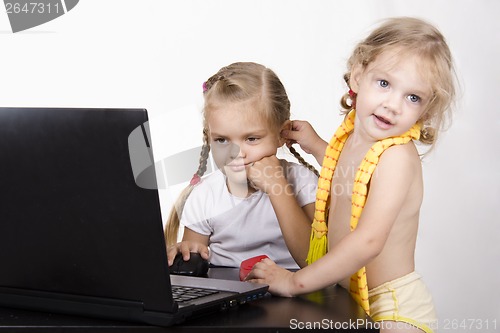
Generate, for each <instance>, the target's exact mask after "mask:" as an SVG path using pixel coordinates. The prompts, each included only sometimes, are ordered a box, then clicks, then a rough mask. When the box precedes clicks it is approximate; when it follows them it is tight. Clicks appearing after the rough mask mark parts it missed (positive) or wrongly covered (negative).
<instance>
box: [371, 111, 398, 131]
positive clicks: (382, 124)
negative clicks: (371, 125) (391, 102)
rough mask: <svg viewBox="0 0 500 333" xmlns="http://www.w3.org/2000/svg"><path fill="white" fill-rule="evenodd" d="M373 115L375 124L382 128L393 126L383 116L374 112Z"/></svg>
mask: <svg viewBox="0 0 500 333" xmlns="http://www.w3.org/2000/svg"><path fill="white" fill-rule="evenodd" d="M373 117H374V119H375V124H376V125H377V126H378V127H380V128H382V129H389V128H391V127H392V126H393V124H392V123H391V122H390V121H389V120H388V119H386V118H384V117H381V116H377V115H376V114H374V115H373Z"/></svg>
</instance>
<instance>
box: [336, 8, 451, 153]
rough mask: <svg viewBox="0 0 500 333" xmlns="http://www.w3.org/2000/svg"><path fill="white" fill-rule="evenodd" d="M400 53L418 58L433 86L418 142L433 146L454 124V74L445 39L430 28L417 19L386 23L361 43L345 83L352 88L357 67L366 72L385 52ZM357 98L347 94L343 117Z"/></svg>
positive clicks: (403, 18) (394, 20) (343, 97)
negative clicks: (441, 131)
mask: <svg viewBox="0 0 500 333" xmlns="http://www.w3.org/2000/svg"><path fill="white" fill-rule="evenodd" d="M394 49H397V50H398V51H400V52H402V53H400V56H402V57H404V56H406V55H408V54H411V55H417V56H418V57H419V58H420V63H419V65H420V66H422V67H421V68H422V69H421V74H422V75H423V77H424V79H425V80H427V82H428V83H429V84H430V85H431V91H432V96H431V99H430V101H429V103H428V104H427V107H426V110H425V111H424V113H423V115H422V117H421V119H419V121H421V122H422V127H421V130H420V139H419V141H420V142H422V143H424V144H429V145H431V148H432V146H433V145H434V144H435V142H436V140H437V135H438V131H439V130H441V129H443V127H444V124H445V123H446V120H448V121H449V120H451V114H450V113H451V105H452V103H453V101H454V99H455V78H456V75H455V71H454V66H453V61H452V56H451V52H450V49H449V47H448V45H447V43H446V40H445V38H444V37H443V35H442V34H441V33H440V32H439V30H437V29H436V28H435V27H434V26H432V25H431V24H429V23H427V22H425V21H422V20H420V19H416V18H410V17H399V18H391V19H387V20H385V21H384V22H383V24H382V25H380V26H379V27H378V28H377V29H375V30H374V31H373V32H372V33H371V34H370V35H369V36H368V37H367V38H365V39H364V40H363V41H361V42H360V43H358V44H357V45H356V47H355V48H354V51H353V53H352V55H351V57H350V58H349V60H348V62H347V72H346V73H345V74H344V80H345V82H346V83H347V85H348V86H349V87H350V83H349V80H350V77H351V70H352V68H353V67H354V66H355V65H361V66H362V67H363V68H366V67H367V66H368V64H370V63H371V62H373V61H374V60H375V59H376V58H377V57H378V56H379V55H380V54H381V53H382V52H384V51H388V50H394ZM355 98H356V97H355V96H350V95H349V93H346V94H345V95H344V96H342V99H341V101H340V105H341V106H342V108H343V113H348V112H349V111H350V110H352V109H353V108H354V105H355Z"/></svg>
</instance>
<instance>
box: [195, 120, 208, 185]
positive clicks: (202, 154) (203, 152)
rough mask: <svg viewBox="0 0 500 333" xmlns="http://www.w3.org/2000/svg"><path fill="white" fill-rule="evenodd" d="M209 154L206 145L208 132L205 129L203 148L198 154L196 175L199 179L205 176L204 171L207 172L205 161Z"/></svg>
mask: <svg viewBox="0 0 500 333" xmlns="http://www.w3.org/2000/svg"><path fill="white" fill-rule="evenodd" d="M209 153H210V144H209V143H208V130H207V129H206V128H205V129H203V146H202V147H201V152H200V164H199V166H198V170H197V171H196V174H197V175H198V176H199V177H202V176H203V175H204V174H205V171H207V161H208V156H209Z"/></svg>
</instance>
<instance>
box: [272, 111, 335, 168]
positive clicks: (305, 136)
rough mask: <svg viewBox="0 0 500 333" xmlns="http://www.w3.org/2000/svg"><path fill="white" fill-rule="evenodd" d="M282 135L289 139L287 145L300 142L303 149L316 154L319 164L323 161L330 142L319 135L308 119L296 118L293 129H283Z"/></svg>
mask: <svg viewBox="0 0 500 333" xmlns="http://www.w3.org/2000/svg"><path fill="white" fill-rule="evenodd" d="M281 136H282V137H283V138H285V139H287V146H291V145H292V144H294V143H298V144H299V146H300V148H301V149H302V150H303V151H305V152H306V153H308V154H312V155H313V156H314V158H315V159H316V161H318V164H320V165H321V164H322V163H323V157H324V155H325V150H326V147H327V145H328V143H327V142H326V141H325V140H323V139H321V138H320V137H319V135H318V134H317V133H316V131H315V130H314V128H313V127H312V126H311V124H309V123H308V122H307V121H301V120H294V121H293V122H292V129H291V130H283V131H281Z"/></svg>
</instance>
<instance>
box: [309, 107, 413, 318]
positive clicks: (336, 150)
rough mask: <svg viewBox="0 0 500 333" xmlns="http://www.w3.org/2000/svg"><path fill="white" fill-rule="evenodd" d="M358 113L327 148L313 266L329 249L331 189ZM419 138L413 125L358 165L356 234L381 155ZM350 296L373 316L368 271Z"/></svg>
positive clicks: (356, 280)
mask: <svg viewBox="0 0 500 333" xmlns="http://www.w3.org/2000/svg"><path fill="white" fill-rule="evenodd" d="M355 116H356V111H355V110H352V111H351V112H350V113H349V114H348V115H347V117H346V118H345V119H344V121H343V122H342V124H341V125H340V127H339V128H338V129H337V131H336V132H335V134H334V135H333V138H332V140H331V141H330V143H329V145H328V147H327V148H326V152H325V157H324V159H323V165H322V168H321V173H320V177H319V180H318V189H317V192H316V204H315V212H314V221H313V223H312V232H311V242H310V245H309V253H308V255H307V263H308V264H312V263H313V262H314V261H316V260H318V259H319V258H321V257H322V256H324V255H325V254H326V252H327V249H328V238H327V233H328V208H329V207H328V206H329V201H330V189H331V187H332V178H333V173H334V172H335V167H336V166H337V161H338V159H339V157H340V153H341V152H342V148H343V147H344V144H345V142H346V140H347V138H348V137H349V135H350V133H351V132H352V130H353V129H354V118H355ZM419 137H420V124H418V123H417V124H415V125H413V127H412V128H410V130H409V131H408V132H406V133H404V134H402V135H400V136H397V137H391V138H387V139H383V140H380V141H377V142H375V143H374V144H373V146H372V147H371V149H370V150H368V152H367V153H366V155H365V157H364V159H363V161H361V164H360V165H359V168H358V170H357V172H356V176H355V178H354V186H353V190H352V200H351V203H352V204H351V206H352V208H351V221H350V227H351V231H353V230H354V229H355V228H356V226H357V225H358V220H359V217H360V216H361V212H362V211H363V207H364V205H365V201H366V196H367V194H368V186H367V185H368V183H369V182H370V179H371V176H372V174H373V171H374V170H375V168H376V167H377V163H378V161H379V157H380V155H381V154H382V153H383V152H384V151H385V150H386V149H387V148H389V147H391V146H393V145H401V144H405V143H407V142H409V141H410V140H412V139H413V140H418V138H419ZM349 292H350V293H351V295H352V297H353V298H354V299H355V300H356V301H357V302H358V304H359V305H360V306H361V307H362V308H363V309H364V310H365V311H366V313H368V314H370V304H369V302H368V283H367V280H366V271H365V267H362V268H361V269H360V270H359V271H358V272H357V273H355V274H353V275H352V276H351V282H350V288H349Z"/></svg>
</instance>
